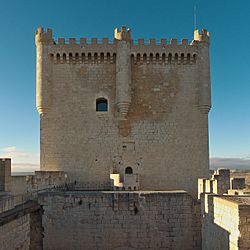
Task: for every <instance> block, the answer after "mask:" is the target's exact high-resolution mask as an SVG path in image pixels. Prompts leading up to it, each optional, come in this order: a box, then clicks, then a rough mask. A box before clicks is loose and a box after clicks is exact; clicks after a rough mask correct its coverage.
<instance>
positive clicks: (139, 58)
mask: <svg viewBox="0 0 250 250" xmlns="http://www.w3.org/2000/svg"><path fill="white" fill-rule="evenodd" d="M140 60H141V55H140V54H139V53H138V54H137V56H136V62H138V63H139V62H140Z"/></svg>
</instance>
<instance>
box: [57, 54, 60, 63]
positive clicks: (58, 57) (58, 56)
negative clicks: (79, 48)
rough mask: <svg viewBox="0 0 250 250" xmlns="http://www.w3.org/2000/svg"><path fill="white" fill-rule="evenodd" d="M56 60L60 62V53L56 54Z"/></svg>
mask: <svg viewBox="0 0 250 250" xmlns="http://www.w3.org/2000/svg"><path fill="white" fill-rule="evenodd" d="M56 61H57V62H60V54H56Z"/></svg>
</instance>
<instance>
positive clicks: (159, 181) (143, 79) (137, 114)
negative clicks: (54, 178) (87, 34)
mask: <svg viewBox="0 0 250 250" xmlns="http://www.w3.org/2000/svg"><path fill="white" fill-rule="evenodd" d="M36 46H37V109H38V111H39V113H40V119H41V170H60V171H65V172H66V173H67V174H68V176H69V178H71V180H72V181H77V182H81V183H84V185H85V186H86V187H88V188H90V189H105V190H108V189H110V174H119V177H120V183H121V186H123V187H124V188H126V189H140V190H174V189H184V190H187V191H188V192H190V193H191V194H193V195H195V194H197V178H200V177H207V176H208V164H209V163H208V159H209V158H208V120H207V118H208V112H209V109H210V106H211V100H210V69H209V66H210V61H209V33H208V32H207V31H206V30H203V31H202V34H199V32H198V31H197V30H196V31H195V33H194V40H193V41H192V43H191V44H189V43H188V41H187V40H185V39H184V40H182V43H181V44H178V42H177V40H176V39H172V40H171V43H170V44H167V43H166V40H165V39H162V40H161V42H160V44H158V43H156V41H155V39H151V40H150V43H149V44H147V43H145V42H144V40H143V39H140V40H139V41H138V43H136V42H133V40H132V35H131V30H127V29H126V28H124V27H123V28H122V29H121V30H118V29H116V30H115V39H114V41H113V42H112V43H110V42H109V41H108V39H103V41H102V43H98V41H97V39H92V40H91V43H87V42H86V39H84V38H82V39H81V40H80V43H77V42H76V40H75V39H69V43H66V42H65V41H64V39H61V38H59V39H58V42H56V41H55V40H54V39H53V37H52V31H51V30H50V29H48V30H47V31H44V30H43V29H41V28H39V29H38V31H37V34H36ZM98 98H101V99H103V100H105V101H106V102H107V105H108V110H107V111H106V112H98V111H96V105H97V101H98ZM127 167H131V168H132V170H133V174H134V175H136V176H135V178H134V185H131V186H130V184H129V186H128V185H126V183H125V182H126V176H125V169H126V168H127ZM131 180H132V178H130V179H129V182H130V183H131ZM123 183H124V184H123ZM132 184H133V183H132Z"/></svg>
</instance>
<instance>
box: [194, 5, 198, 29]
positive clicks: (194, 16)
mask: <svg viewBox="0 0 250 250" xmlns="http://www.w3.org/2000/svg"><path fill="white" fill-rule="evenodd" d="M196 18H197V17H196V5H195V6H194V30H196V28H197V27H196V21H197V20H196Z"/></svg>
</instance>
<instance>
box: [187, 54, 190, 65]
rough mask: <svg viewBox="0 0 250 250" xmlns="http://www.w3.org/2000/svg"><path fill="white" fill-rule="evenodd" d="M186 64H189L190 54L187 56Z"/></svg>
mask: <svg viewBox="0 0 250 250" xmlns="http://www.w3.org/2000/svg"><path fill="white" fill-rule="evenodd" d="M187 63H190V54H189V53H188V54H187Z"/></svg>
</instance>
